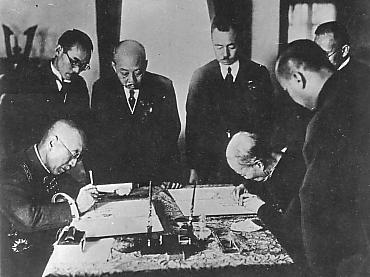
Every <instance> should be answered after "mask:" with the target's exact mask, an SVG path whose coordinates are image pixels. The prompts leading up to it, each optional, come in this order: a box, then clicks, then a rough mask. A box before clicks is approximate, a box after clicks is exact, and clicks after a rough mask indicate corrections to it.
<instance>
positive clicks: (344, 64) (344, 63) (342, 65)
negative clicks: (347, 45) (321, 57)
mask: <svg viewBox="0 0 370 277" xmlns="http://www.w3.org/2000/svg"><path fill="white" fill-rule="evenodd" d="M350 59H351V57H348V59H347V60H345V61H344V62H343V63H342V64H341V65H340V67H338V70H341V69H342V68H343V67H345V66H346V65H347V64H348V63H349V60H350Z"/></svg>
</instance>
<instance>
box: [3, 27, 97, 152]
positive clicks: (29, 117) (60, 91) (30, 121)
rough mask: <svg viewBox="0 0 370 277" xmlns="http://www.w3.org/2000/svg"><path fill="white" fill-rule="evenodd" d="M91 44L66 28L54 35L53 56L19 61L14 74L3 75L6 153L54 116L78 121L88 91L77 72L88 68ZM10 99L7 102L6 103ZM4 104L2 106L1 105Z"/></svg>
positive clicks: (86, 103) (81, 121)
mask: <svg viewBox="0 0 370 277" xmlns="http://www.w3.org/2000/svg"><path fill="white" fill-rule="evenodd" d="M92 51H93V44H92V41H91V39H90V38H89V36H88V35H87V34H85V33H84V32H82V31H80V30H76V29H73V30H68V31H66V32H64V33H63V34H62V35H61V36H60V38H59V39H58V42H57V46H56V48H55V54H54V57H53V58H52V59H51V60H45V61H42V62H40V64H39V65H37V66H34V65H33V64H32V62H28V63H25V64H19V66H18V67H17V69H16V73H15V74H14V75H8V76H4V78H3V79H4V80H2V82H1V84H0V87H1V88H2V90H1V91H0V94H2V93H5V97H3V100H4V101H3V102H2V103H3V104H2V106H3V107H2V109H4V106H8V107H9V106H10V107H11V111H12V112H13V114H12V115H10V113H5V114H8V115H5V116H4V117H3V119H2V120H3V121H4V122H10V123H9V126H14V125H15V124H16V128H13V127H10V128H7V129H6V130H0V131H2V133H3V134H6V138H7V139H6V141H7V142H8V145H6V146H5V147H4V149H11V150H7V151H8V152H9V153H6V156H8V155H9V154H12V153H14V152H17V151H19V150H21V149H24V148H25V147H27V146H28V145H29V144H31V143H35V140H37V138H39V137H40V136H41V135H42V132H43V130H44V129H45V127H46V126H48V125H49V124H50V123H51V122H53V121H54V120H56V119H58V118H70V119H73V120H74V121H76V122H77V123H78V124H79V125H82V126H83V124H84V123H85V122H86V121H87V120H86V119H87V116H88V112H89V93H88V89H87V86H86V82H85V80H84V79H83V78H82V77H81V76H79V74H80V73H81V72H83V71H84V70H87V69H89V62H90V58H91V54H92ZM8 103H10V104H9V105H7V104H8ZM5 108H6V107H5Z"/></svg>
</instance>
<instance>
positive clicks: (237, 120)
mask: <svg viewBox="0 0 370 277" xmlns="http://www.w3.org/2000/svg"><path fill="white" fill-rule="evenodd" d="M211 38H212V44H213V49H214V52H215V56H216V59H215V60H213V61H211V62H210V63H208V64H206V65H204V66H202V67H201V68H199V69H197V70H196V71H195V72H194V74H193V77H192V79H191V82H190V86H189V94H188V98H187V103H186V111H187V117H186V130H185V139H186V153H187V160H188V164H189V167H190V178H189V182H190V183H194V182H199V181H201V182H208V183H220V182H226V183H234V182H238V180H239V179H240V177H239V176H237V175H236V174H235V173H234V172H233V171H232V170H231V169H230V168H229V167H228V165H227V162H226V159H225V150H226V146H227V143H228V141H229V140H230V138H231V137H232V135H233V134H235V133H236V132H238V131H240V130H246V131H251V132H257V133H261V132H262V133H268V132H269V130H270V129H271V101H272V92H273V87H272V84H271V81H270V78H269V74H268V71H267V69H266V68H265V67H264V66H262V65H259V64H256V63H254V62H253V61H250V60H247V59H244V58H243V57H242V55H241V53H239V51H238V50H239V45H240V36H239V29H238V26H237V25H235V24H234V23H233V21H232V20H231V19H229V18H225V17H219V16H216V17H215V18H214V19H213V21H212V25H211Z"/></svg>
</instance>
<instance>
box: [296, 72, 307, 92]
mask: <svg viewBox="0 0 370 277" xmlns="http://www.w3.org/2000/svg"><path fill="white" fill-rule="evenodd" d="M293 78H294V80H295V81H296V82H297V83H298V84H299V85H300V86H301V87H302V89H305V88H306V83H307V80H306V77H305V76H304V75H303V74H302V73H301V72H299V71H296V72H294V73H293Z"/></svg>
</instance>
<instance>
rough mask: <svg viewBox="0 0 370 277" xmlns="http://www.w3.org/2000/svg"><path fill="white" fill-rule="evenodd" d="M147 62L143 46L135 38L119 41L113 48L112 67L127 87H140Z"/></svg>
mask: <svg viewBox="0 0 370 277" xmlns="http://www.w3.org/2000/svg"><path fill="white" fill-rule="evenodd" d="M147 64H148V62H147V60H146V54H145V48H144V46H143V45H142V44H141V43H139V42H137V41H136V40H124V41H121V42H120V43H119V44H118V45H117V46H116V47H115V49H114V52H113V62H112V66H113V69H114V71H115V72H116V74H117V77H118V79H119V80H120V82H121V84H122V85H123V86H125V87H126V88H128V89H137V88H140V86H141V82H142V78H143V76H144V73H145V71H146V67H147Z"/></svg>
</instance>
